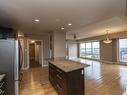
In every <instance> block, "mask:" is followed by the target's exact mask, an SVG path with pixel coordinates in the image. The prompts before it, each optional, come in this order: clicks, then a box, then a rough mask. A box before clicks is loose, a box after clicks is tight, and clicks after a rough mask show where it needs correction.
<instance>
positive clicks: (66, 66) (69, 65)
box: [49, 60, 89, 72]
mask: <svg viewBox="0 0 127 95" xmlns="http://www.w3.org/2000/svg"><path fill="white" fill-rule="evenodd" d="M49 62H50V63H51V64H53V65H55V66H56V67H58V68H60V69H61V70H63V71H64V72H70V71H74V70H78V69H82V68H86V67H88V66H89V65H87V64H81V63H80V62H78V61H77V62H76V61H73V60H49Z"/></svg>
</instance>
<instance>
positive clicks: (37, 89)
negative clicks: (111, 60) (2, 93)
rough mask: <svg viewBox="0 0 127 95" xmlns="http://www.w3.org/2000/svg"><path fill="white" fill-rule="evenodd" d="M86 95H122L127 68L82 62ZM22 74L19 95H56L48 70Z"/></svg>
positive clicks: (126, 80)
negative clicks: (85, 66)
mask: <svg viewBox="0 0 127 95" xmlns="http://www.w3.org/2000/svg"><path fill="white" fill-rule="evenodd" d="M81 60H82V62H84V63H86V64H89V65H90V67H88V68H86V69H85V83H86V84H85V94H86V95H122V93H124V92H125V88H126V86H127V66H120V65H113V64H102V63H99V62H96V61H90V60H84V59H81ZM23 72H24V77H23V80H22V82H21V88H20V93H21V95H58V94H57V93H56V91H55V90H54V88H53V87H52V85H51V84H50V82H49V80H48V68H47V67H45V68H41V67H37V68H32V69H30V70H27V71H23Z"/></svg>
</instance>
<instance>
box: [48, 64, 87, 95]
mask: <svg viewBox="0 0 127 95" xmlns="http://www.w3.org/2000/svg"><path fill="white" fill-rule="evenodd" d="M49 80H50V82H51V84H52V85H53V87H54V88H55V90H56V91H57V93H58V94H59V95H85V91H84V90H85V88H84V68H82V69H78V70H74V71H70V72H64V71H62V70H61V69H59V68H58V67H56V66H55V65H53V64H51V63H49Z"/></svg>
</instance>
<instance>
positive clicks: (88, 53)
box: [85, 43, 92, 58]
mask: <svg viewBox="0 0 127 95" xmlns="http://www.w3.org/2000/svg"><path fill="white" fill-rule="evenodd" d="M85 57H88V58H91V57H92V47H91V43H86V55H85Z"/></svg>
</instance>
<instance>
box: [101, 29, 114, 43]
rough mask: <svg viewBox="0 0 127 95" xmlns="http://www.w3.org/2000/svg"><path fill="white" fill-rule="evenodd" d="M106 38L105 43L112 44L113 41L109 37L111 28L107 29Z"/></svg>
mask: <svg viewBox="0 0 127 95" xmlns="http://www.w3.org/2000/svg"><path fill="white" fill-rule="evenodd" d="M106 32H107V33H106V39H105V40H103V43H105V44H110V43H111V42H112V40H111V39H109V34H108V32H109V30H106Z"/></svg>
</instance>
